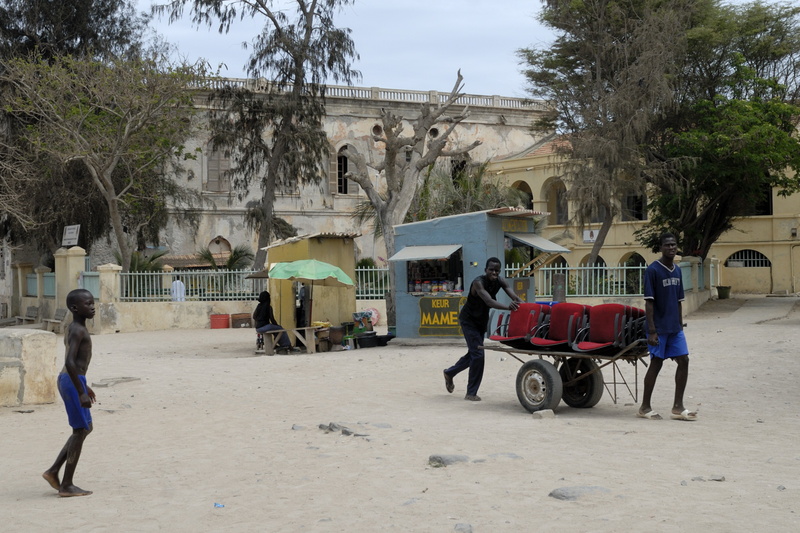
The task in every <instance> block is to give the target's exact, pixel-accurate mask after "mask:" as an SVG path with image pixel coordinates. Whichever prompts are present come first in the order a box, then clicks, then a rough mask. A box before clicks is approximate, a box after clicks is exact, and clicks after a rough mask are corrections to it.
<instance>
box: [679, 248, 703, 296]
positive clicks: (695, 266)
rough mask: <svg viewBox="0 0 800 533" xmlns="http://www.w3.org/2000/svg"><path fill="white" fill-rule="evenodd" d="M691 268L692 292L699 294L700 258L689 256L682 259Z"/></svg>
mask: <svg viewBox="0 0 800 533" xmlns="http://www.w3.org/2000/svg"><path fill="white" fill-rule="evenodd" d="M683 261H686V262H687V263H689V264H690V265H691V268H692V292H700V258H699V257H697V256H694V255H690V256H687V257H684V258H683Z"/></svg>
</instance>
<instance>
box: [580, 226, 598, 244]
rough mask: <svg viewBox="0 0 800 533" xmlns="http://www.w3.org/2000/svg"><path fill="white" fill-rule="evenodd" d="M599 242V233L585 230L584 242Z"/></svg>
mask: <svg viewBox="0 0 800 533" xmlns="http://www.w3.org/2000/svg"><path fill="white" fill-rule="evenodd" d="M596 240H597V231H595V230H593V229H585V230H583V242H594V241H596Z"/></svg>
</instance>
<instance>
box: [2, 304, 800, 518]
mask: <svg viewBox="0 0 800 533" xmlns="http://www.w3.org/2000/svg"><path fill="white" fill-rule="evenodd" d="M796 304H798V299H796V298H764V297H762V298H751V299H747V300H744V299H732V300H720V301H715V302H709V303H708V304H706V305H705V306H704V307H703V308H701V309H700V310H699V311H698V312H696V313H694V314H692V315H691V316H689V317H688V322H689V327H688V328H687V330H686V333H687V336H688V339H689V343H690V349H691V351H692V359H691V360H692V363H691V368H690V381H689V387H688V390H687V398H686V403H687V406H689V407H691V408H698V409H699V410H700V420H699V421H697V422H679V421H672V420H669V419H666V420H661V421H649V420H643V419H639V418H637V417H636V416H635V412H636V406H635V405H634V402H633V399H632V398H631V397H630V395H628V393H627V391H625V390H624V389H623V390H620V391H619V392H618V395H619V401H618V402H617V403H616V404H615V403H614V402H613V401H612V399H611V397H610V395H605V396H604V397H603V399H602V400H601V401H600V403H599V404H598V405H597V406H595V407H594V408H592V409H573V408H570V407H567V406H565V405H564V404H563V403H562V404H561V405H560V406H559V408H558V409H557V410H556V416H555V418H553V419H537V418H535V417H534V416H532V415H530V414H529V413H527V412H526V411H525V410H523V409H522V407H521V406H520V404H519V402H518V400H517V398H516V392H515V388H514V387H515V385H514V383H515V381H514V380H515V376H516V373H517V371H518V370H519V367H520V364H519V362H517V361H516V360H514V359H513V358H510V357H508V356H507V354H503V353H500V352H491V351H489V352H487V363H486V374H485V377H484V381H483V386H482V387H481V390H480V394H481V396H482V397H483V399H484V401H482V402H475V403H473V402H467V401H464V400H463V395H464V387H465V380H466V375H465V374H462V375H459V376H458V377H457V378H456V391H455V393H454V394H447V392H446V391H445V389H444V384H443V379H442V375H441V371H442V368H444V367H446V366H449V365H450V364H451V363H452V362H454V361H455V359H456V358H457V357H459V356H460V355H461V354H462V353H463V351H464V347H463V343H462V342H457V341H453V342H446V343H437V344H433V345H431V344H410V343H403V342H402V339H395V340H393V341H392V342H391V343H390V344H389V346H387V347H385V348H372V349H363V350H355V351H343V352H328V353H324V354H317V355H290V356H274V357H264V356H259V357H256V356H254V355H253V352H252V347H253V332H252V330H243V329H238V330H233V329H232V330H194V331H174V330H173V331H161V332H151V333H135V334H116V335H98V336H96V337H94V360H93V362H92V366H91V368H90V371H89V381H90V382H91V383H93V384H95V386H94V389H95V392H96V393H97V397H98V403H97V404H95V406H94V408H93V414H94V419H95V431H94V432H93V433H92V434H91V435H90V436H89V437H88V439H87V441H86V444H85V446H84V453H83V457H82V458H81V463H80V465H79V466H78V471H77V473H76V477H75V482H76V484H77V485H78V486H80V487H83V488H86V489H90V490H93V491H94V492H95V493H94V494H93V495H91V496H88V497H82V498H59V497H57V495H56V492H55V491H53V490H52V489H51V488H50V487H49V486H48V485H47V484H46V483H45V481H44V480H42V479H41V477H39V476H40V474H41V472H42V471H43V470H45V468H47V467H48V466H49V465H50V463H51V462H52V461H53V459H54V458H55V455H56V453H57V451H58V450H59V449H60V447H61V446H62V444H63V443H64V441H65V440H66V438H67V436H68V434H69V432H70V430H69V428H68V426H67V422H66V416H65V414H64V413H63V407H62V406H61V404H60V401H59V402H57V403H56V404H52V405H39V406H25V407H23V408H1V409H0V432H2V435H3V440H2V442H3V453H2V455H0V472H2V479H3V483H2V486H0V509H2V515H1V516H2V519H1V522H2V523H1V524H0V530H2V531H9V532H38V531H48V532H49V531H54V530H61V531H78V530H80V531H82V532H84V533H85V532H91V531H125V532H128V531H148V532H149V531H181V532H182V531H270V532H274V531H289V532H292V531H315V532H316V531H320V532H327V531H347V532H353V531H378V530H390V531H403V532H408V531H420V532H435V531H442V532H445V531H473V532H476V533H477V532H498V531H499V532H504V531H513V532H517V531H570V532H574V531H633V530H638V531H675V532H678V531H704V532H705V531H719V532H731V531H771V532H776V531H787V532H788V531H800V415H799V414H798V406H799V405H800V402H799V401H798V400H800V392H799V391H800V389H799V388H798V386H797V382H798V378H800V359H799V358H798V357H799V356H798V344H800V312H794V309H795V306H796ZM624 366H625V367H627V368H623V372H625V373H627V376H628V379H632V371H633V368H632V367H631V366H630V365H624ZM673 368H674V366H672V365H665V367H664V372H662V375H661V379H660V380H659V382H658V384H657V386H656V392H655V395H654V402H653V403H654V407H655V408H656V409H657V410H659V411H661V412H662V413H666V412H668V411H669V408H670V406H671V403H672V393H673V380H672V376H673ZM639 369H640V375H639V383H640V386H641V381H642V377H643V371H644V368H643V367H641V366H640V368H639ZM115 378H136V379H135V380H132V381H124V380H122V381H118V382H117V381H114V380H115ZM610 379H611V377H610V375H608V374H607V375H606V380H607V381H608V380H610ZM101 385H106V386H101ZM31 409H32V410H33V412H30V413H21V412H19V411H25V410H31ZM332 422H333V423H336V424H339V425H342V426H345V427H347V428H349V429H351V430H352V431H353V432H354V433H355V434H354V435H344V434H342V432H341V431H334V432H330V431H324V430H322V429H320V427H319V426H320V425H321V424H322V425H329V424H330V423H332ZM436 454H452V455H461V456H465V458H466V461H464V462H460V463H456V464H452V465H450V466H447V467H444V468H434V467H432V466H431V465H430V464H429V457H430V456H431V455H436ZM565 488H566V489H574V490H575V492H576V493H578V498H577V499H576V500H573V501H564V500H560V499H556V498H554V497H551V496H550V494H551V492H552V491H554V490H556V489H565ZM215 504H219V505H215Z"/></svg>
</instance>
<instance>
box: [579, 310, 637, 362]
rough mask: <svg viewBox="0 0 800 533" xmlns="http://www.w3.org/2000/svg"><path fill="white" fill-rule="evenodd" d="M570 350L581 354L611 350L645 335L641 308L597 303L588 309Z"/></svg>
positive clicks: (622, 346) (615, 349)
mask: <svg viewBox="0 0 800 533" xmlns="http://www.w3.org/2000/svg"><path fill="white" fill-rule="evenodd" d="M588 316H589V320H588V322H587V325H586V327H585V328H584V329H582V330H581V331H579V332H578V335H577V337H576V339H575V342H573V343H572V349H573V350H574V351H576V352H583V353H603V352H613V351H617V350H619V349H620V348H624V347H625V346H628V345H629V344H632V343H633V342H635V341H636V340H638V339H642V338H644V328H643V325H644V321H645V317H644V311H643V310H642V309H639V308H637V307H632V306H630V305H622V304H614V303H611V304H600V305H595V306H594V307H592V308H591V309H590V310H589V313H588Z"/></svg>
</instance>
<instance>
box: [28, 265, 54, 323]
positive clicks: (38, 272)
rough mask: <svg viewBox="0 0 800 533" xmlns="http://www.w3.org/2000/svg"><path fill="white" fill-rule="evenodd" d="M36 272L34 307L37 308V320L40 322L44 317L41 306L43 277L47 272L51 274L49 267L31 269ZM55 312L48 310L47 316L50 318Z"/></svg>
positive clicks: (42, 300) (43, 300)
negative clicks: (36, 306)
mask: <svg viewBox="0 0 800 533" xmlns="http://www.w3.org/2000/svg"><path fill="white" fill-rule="evenodd" d="M33 271H34V272H36V305H38V306H39V319H40V320H41V319H42V318H44V316H45V314H44V313H45V309H44V306H43V305H42V304H44V302H45V299H44V275H45V274H47V273H48V272H52V270H50V267H46V266H44V265H39V266H38V267H36V268H34V269H33ZM54 312H55V309H49V310H48V313H50V314H49V315H48V316H52V315H53V313H54Z"/></svg>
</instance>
